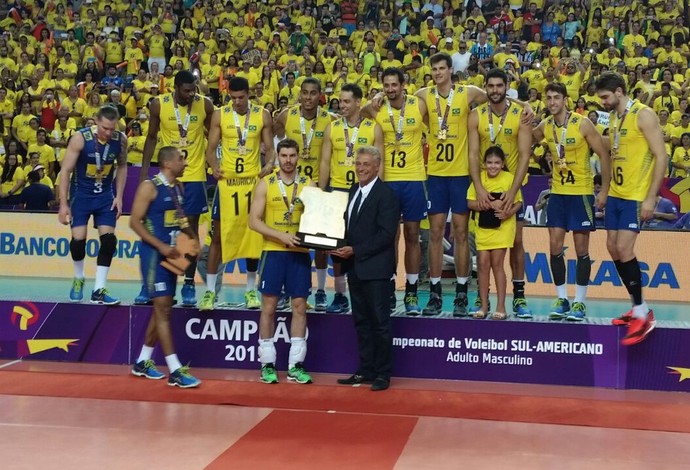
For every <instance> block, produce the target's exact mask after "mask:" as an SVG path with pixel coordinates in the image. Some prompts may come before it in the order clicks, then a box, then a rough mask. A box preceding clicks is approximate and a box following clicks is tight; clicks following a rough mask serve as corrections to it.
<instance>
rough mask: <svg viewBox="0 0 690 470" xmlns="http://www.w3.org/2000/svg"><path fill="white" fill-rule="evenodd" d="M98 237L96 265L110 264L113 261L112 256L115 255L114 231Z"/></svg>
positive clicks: (115, 239)
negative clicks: (99, 239)
mask: <svg viewBox="0 0 690 470" xmlns="http://www.w3.org/2000/svg"><path fill="white" fill-rule="evenodd" d="M100 238H101V246H100V248H99V249H98V257H97V259H96V265H98V266H110V263H111V262H112V261H113V256H114V255H115V250H117V237H116V236H115V234H114V233H105V234H103V235H101V237H100Z"/></svg>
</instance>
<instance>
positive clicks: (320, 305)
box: [314, 289, 328, 312]
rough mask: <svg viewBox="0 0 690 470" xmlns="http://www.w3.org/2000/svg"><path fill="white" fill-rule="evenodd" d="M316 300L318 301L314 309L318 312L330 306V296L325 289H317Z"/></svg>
mask: <svg viewBox="0 0 690 470" xmlns="http://www.w3.org/2000/svg"><path fill="white" fill-rule="evenodd" d="M314 301H315V303H316V305H314V310H316V311H317V312H325V311H326V309H327V308H328V296H327V295H326V291H324V290H323V289H319V290H317V291H316V294H314Z"/></svg>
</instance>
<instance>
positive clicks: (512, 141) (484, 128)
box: [477, 102, 527, 185]
mask: <svg viewBox="0 0 690 470" xmlns="http://www.w3.org/2000/svg"><path fill="white" fill-rule="evenodd" d="M477 113H478V117H479V126H478V129H479V161H480V162H482V164H481V166H482V168H484V163H483V162H484V153H486V150H487V149H488V148H489V147H491V146H494V145H497V146H499V147H501V148H502V149H503V151H504V152H505V154H506V166H507V167H508V171H509V172H511V173H512V174H515V171H516V170H517V167H518V161H519V152H518V134H519V131H520V117H521V116H522V106H520V105H519V104H516V103H508V109H506V112H505V115H504V116H497V115H496V114H495V113H492V111H491V107H490V106H489V103H488V102H487V103H483V104H480V105H479V106H478V107H477ZM489 115H491V119H489V117H490V116H489ZM525 183H527V176H525V181H523V182H522V184H523V185H524V184H525Z"/></svg>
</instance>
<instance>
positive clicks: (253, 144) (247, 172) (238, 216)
mask: <svg viewBox="0 0 690 470" xmlns="http://www.w3.org/2000/svg"><path fill="white" fill-rule="evenodd" d="M228 89H229V90H230V99H231V100H232V105H231V106H224V107H222V108H220V109H217V110H216V111H215V112H214V113H213V120H212V121H211V129H210V131H209V135H208V148H207V149H206V161H207V162H208V165H209V166H210V167H211V168H212V169H213V176H214V177H215V178H216V179H218V191H217V192H216V197H215V199H214V201H213V209H212V212H211V214H212V218H213V239H212V241H211V246H210V248H209V252H208V271H207V274H206V287H207V290H206V292H205V293H204V296H203V298H202V299H201V302H200V303H199V310H211V309H213V305H214V303H215V300H216V296H215V292H214V291H215V284H216V276H217V272H218V271H217V269H218V268H217V267H218V261H219V259H220V258H221V255H222V259H223V262H224V263H227V262H228V261H231V260H234V259H238V258H246V259H247V287H246V291H245V295H244V298H245V302H246V304H247V308H251V309H257V308H259V307H260V306H261V304H260V303H259V299H258V295H257V292H256V275H257V271H258V266H259V261H258V259H259V256H260V255H261V246H262V239H261V235H260V234H259V233H257V232H255V231H253V230H250V229H249V205H250V203H251V201H252V197H253V193H254V188H255V186H256V183H257V182H258V180H259V178H260V177H263V176H265V175H267V174H269V173H271V172H272V171H273V163H274V160H275V156H274V152H273V129H272V126H273V123H272V120H271V115H270V113H269V112H268V111H267V110H265V109H264V108H263V107H261V106H258V105H256V104H253V103H250V102H249V82H248V81H247V79H246V78H242V77H235V78H232V79H231V80H230V82H229V83H228ZM219 143H220V145H221V148H220V155H218V144H219ZM262 143H263V144H264V148H265V151H266V157H265V161H266V164H265V165H264V166H263V168H262V167H261V144H262ZM221 274H222V273H221Z"/></svg>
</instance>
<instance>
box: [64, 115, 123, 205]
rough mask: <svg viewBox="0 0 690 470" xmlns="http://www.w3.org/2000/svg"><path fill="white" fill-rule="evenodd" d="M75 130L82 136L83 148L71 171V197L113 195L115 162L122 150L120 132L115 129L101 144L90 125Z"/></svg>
mask: <svg viewBox="0 0 690 470" xmlns="http://www.w3.org/2000/svg"><path fill="white" fill-rule="evenodd" d="M77 132H80V133H81V134H82V137H84V148H83V149H82V150H81V152H80V153H79V158H77V164H76V166H75V167H74V172H72V185H71V188H70V194H71V195H72V198H73V199H74V198H75V197H77V196H79V197H99V196H101V195H107V196H108V197H113V176H114V175H115V162H116V160H117V158H118V157H119V155H120V152H121V151H122V148H121V147H122V144H121V139H122V134H121V133H120V132H119V131H115V132H113V135H112V137H111V138H110V140H109V141H108V142H106V143H105V144H102V143H101V142H99V141H98V139H97V138H96V136H95V135H94V133H93V130H92V129H91V128H90V127H86V128H84V129H79V131H77ZM99 160H100V162H99ZM99 165H100V172H99V171H98V169H99Z"/></svg>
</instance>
